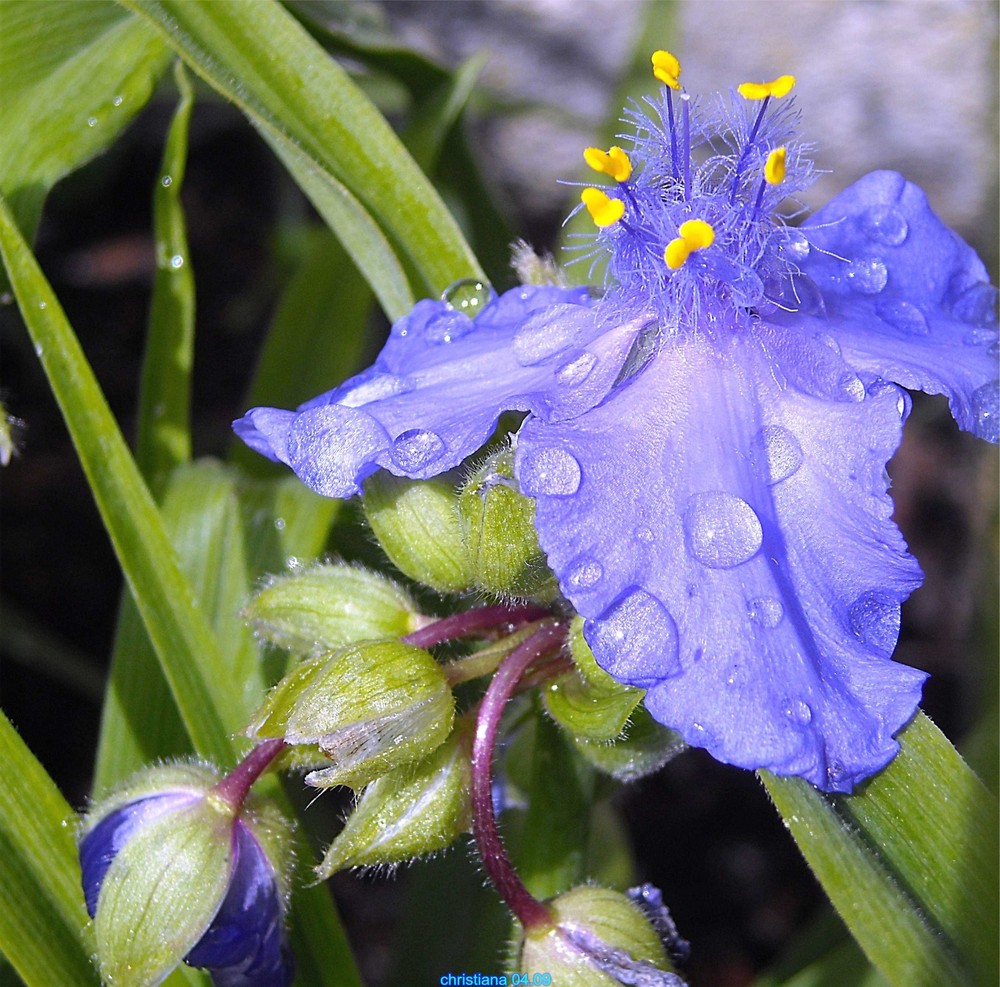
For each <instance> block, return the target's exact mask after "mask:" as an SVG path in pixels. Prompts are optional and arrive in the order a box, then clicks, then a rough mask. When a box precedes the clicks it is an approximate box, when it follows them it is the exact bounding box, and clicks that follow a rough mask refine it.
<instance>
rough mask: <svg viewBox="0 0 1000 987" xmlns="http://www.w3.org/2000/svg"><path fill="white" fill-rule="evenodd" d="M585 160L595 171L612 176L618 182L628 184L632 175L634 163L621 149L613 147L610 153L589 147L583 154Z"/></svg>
mask: <svg viewBox="0 0 1000 987" xmlns="http://www.w3.org/2000/svg"><path fill="white" fill-rule="evenodd" d="M583 160H584V161H586V162H587V164H588V165H590V167H591V168H593V169H594V171H596V172H599V173H600V174H602V175H610V176H611V177H612V178H613V179H614V180H615V181H616V182H627V181H628V180H629V177H630V176H631V174H632V162H631V161H630V160H629V156H628V155H627V154H626V153H625V152H624V151H623V150H622V149H621V148H620V147H612V148H611V149H610V150H608V151H602V150H601V149H600V148H599V147H588V148H587V149H586V150H585V151H584V152H583Z"/></svg>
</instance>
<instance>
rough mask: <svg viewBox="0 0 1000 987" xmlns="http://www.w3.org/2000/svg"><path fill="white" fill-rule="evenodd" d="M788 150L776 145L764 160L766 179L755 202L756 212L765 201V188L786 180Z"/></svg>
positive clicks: (754, 208) (758, 191)
mask: <svg viewBox="0 0 1000 987" xmlns="http://www.w3.org/2000/svg"><path fill="white" fill-rule="evenodd" d="M786 155H787V151H786V149H785V148H783V147H776V148H775V149H774V150H773V151H772V152H771V153H770V154H769V155H768V156H767V161H765V162H764V180H763V181H762V182H761V183H760V188H758V189H757V201H756V202H755V203H754V206H753V211H754V214H757V213H759V212H760V205H761V203H762V202H763V201H764V190H765V189H766V188H767V186H768V185H780V184H781V183H782V182H783V181H784V180H785V157H786Z"/></svg>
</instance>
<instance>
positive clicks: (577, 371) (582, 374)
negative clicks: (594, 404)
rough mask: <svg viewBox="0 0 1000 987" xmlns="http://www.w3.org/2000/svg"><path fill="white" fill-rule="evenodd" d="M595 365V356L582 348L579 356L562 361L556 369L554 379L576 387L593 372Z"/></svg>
mask: <svg viewBox="0 0 1000 987" xmlns="http://www.w3.org/2000/svg"><path fill="white" fill-rule="evenodd" d="M596 366H597V357H596V356H594V354H593V353H590V352H589V351H587V350H584V351H583V352H582V353H581V354H580V355H579V356H577V357H574V358H573V359H572V360H570V361H569V362H567V363H564V364H563V365H562V366H561V367H560V368H559V369H558V370H557V371H556V380H557V381H558V382H559V383H560V384H563V385H564V386H565V387H576V386H578V385H579V384H582V383H583V382H584V381H585V380H586V379H587V378H588V377H589V376H590V375H591V373H593V370H594V367H596Z"/></svg>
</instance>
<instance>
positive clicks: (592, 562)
mask: <svg viewBox="0 0 1000 987" xmlns="http://www.w3.org/2000/svg"><path fill="white" fill-rule="evenodd" d="M603 576H604V567H603V566H602V565H601V563H600V562H598V561H597V560H596V559H591V558H586V557H585V558H582V559H578V560H577V561H576V562H575V563H574V564H573V567H572V568H571V569H570V571H569V574H568V575H567V577H566V583H567V585H568V586H569V588H570V590H585V589H593V588H594V587H595V586H596V585H597V584H598V583H599V582H600V581H601V579H602V578H603Z"/></svg>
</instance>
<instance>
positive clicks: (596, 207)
mask: <svg viewBox="0 0 1000 987" xmlns="http://www.w3.org/2000/svg"><path fill="white" fill-rule="evenodd" d="M580 201H581V202H582V203H583V204H584V205H585V206H586V207H587V212H589V213H590V218H591V219H592V220H593V221H594V225H596V226H599V227H600V228H601V229H604V227H606V226H613V225H614V224H615V223H617V222H618V220H619V219H621V218H622V216H624V215H625V203H624V202H622V201H621V199H612V198H611V197H610V196H608V195H606V194H605V193H604V192H602V191H601V190H600V189H599V188H585V189H584V190H583V191H582V192H581V193H580Z"/></svg>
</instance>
